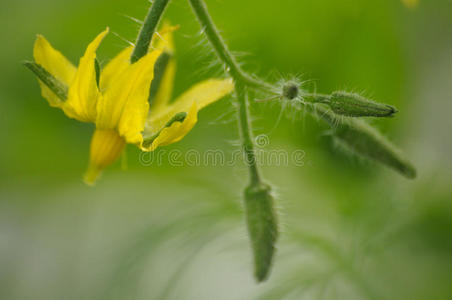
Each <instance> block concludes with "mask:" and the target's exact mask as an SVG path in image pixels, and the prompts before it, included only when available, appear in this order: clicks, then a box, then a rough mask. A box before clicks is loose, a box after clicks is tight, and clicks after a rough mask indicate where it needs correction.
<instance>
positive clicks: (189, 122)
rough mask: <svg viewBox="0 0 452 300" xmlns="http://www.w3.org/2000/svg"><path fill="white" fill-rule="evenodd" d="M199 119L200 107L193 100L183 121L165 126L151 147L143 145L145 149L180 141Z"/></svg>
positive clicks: (150, 149) (142, 147)
mask: <svg viewBox="0 0 452 300" xmlns="http://www.w3.org/2000/svg"><path fill="white" fill-rule="evenodd" d="M197 121H198V107H197V105H196V102H193V103H192V105H191V107H190V109H189V111H188V114H187V116H186V117H185V119H184V121H183V122H174V123H173V124H172V125H171V126H170V127H167V128H164V129H163V130H162V131H161V132H160V134H159V136H158V137H157V138H156V139H155V140H154V141H153V142H152V144H151V145H150V146H149V147H144V146H143V145H142V146H141V150H143V151H154V150H155V149H157V147H159V146H166V145H169V144H172V143H176V142H178V141H180V140H181V139H182V138H183V137H185V136H186V135H187V133H189V132H190V130H192V128H193V126H195V124H196V122H197Z"/></svg>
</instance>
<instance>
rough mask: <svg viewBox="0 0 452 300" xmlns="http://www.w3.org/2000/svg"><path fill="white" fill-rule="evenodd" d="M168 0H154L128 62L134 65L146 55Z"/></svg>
mask: <svg viewBox="0 0 452 300" xmlns="http://www.w3.org/2000/svg"><path fill="white" fill-rule="evenodd" d="M168 2H169V0H154V2H153V3H152V5H151V8H150V9H149V12H148V14H147V16H146V19H145V20H144V23H143V26H142V27H141V29H140V33H139V34H138V38H137V42H136V44H135V48H134V49H133V52H132V56H131V57H130V62H131V63H135V62H137V61H138V60H139V59H140V58H142V57H143V56H145V55H146V53H148V51H149V45H150V44H151V40H152V36H153V35H154V32H155V29H156V28H157V26H158V24H159V22H160V19H161V17H162V15H163V12H164V11H165V8H166V6H167V5H168Z"/></svg>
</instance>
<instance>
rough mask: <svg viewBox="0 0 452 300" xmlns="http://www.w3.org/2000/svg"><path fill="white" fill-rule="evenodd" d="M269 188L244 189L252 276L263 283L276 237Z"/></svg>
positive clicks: (276, 232)
mask: <svg viewBox="0 0 452 300" xmlns="http://www.w3.org/2000/svg"><path fill="white" fill-rule="evenodd" d="M273 202H274V200H273V196H272V195H271V188H270V186H269V185H266V184H261V183H259V184H251V185H250V186H248V187H247V188H246V189H245V211H246V220H247V225H248V233H249V235H250V239H251V244H252V249H253V253H254V276H255V278H256V280H257V281H258V282H262V281H264V280H265V279H266V278H267V277H268V275H269V272H270V268H271V265H272V260H273V255H274V253H275V243H276V239H277V237H278V227H277V223H276V214H275V210H274V208H273Z"/></svg>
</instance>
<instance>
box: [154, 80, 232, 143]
mask: <svg viewBox="0 0 452 300" xmlns="http://www.w3.org/2000/svg"><path fill="white" fill-rule="evenodd" d="M233 89H234V83H233V82H232V80H231V79H209V80H206V81H203V82H200V83H198V84H196V85H194V86H193V87H191V88H190V89H189V90H188V91H186V92H185V93H183V94H182V95H181V96H180V97H179V98H177V99H176V101H174V103H173V104H171V105H169V106H167V107H166V108H164V109H162V110H161V111H160V112H159V113H158V114H152V113H151V115H150V116H149V118H148V120H147V122H146V126H145V134H146V135H153V134H155V133H157V132H159V130H160V129H161V128H163V127H164V126H165V124H166V123H167V122H168V121H169V120H171V118H172V117H173V116H174V115H175V114H177V113H179V112H188V110H189V109H190V107H191V106H192V104H193V102H196V107H197V109H198V110H201V109H202V108H204V107H206V106H207V105H209V104H211V103H213V102H215V101H218V100H220V99H221V98H223V97H224V96H226V95H227V94H229V93H230V92H231V91H232V90H233Z"/></svg>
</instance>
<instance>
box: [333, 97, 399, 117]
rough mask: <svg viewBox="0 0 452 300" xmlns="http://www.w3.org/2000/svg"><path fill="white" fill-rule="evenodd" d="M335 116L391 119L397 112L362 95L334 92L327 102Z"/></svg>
mask: <svg viewBox="0 0 452 300" xmlns="http://www.w3.org/2000/svg"><path fill="white" fill-rule="evenodd" d="M326 104H328V105H329V106H330V107H331V109H332V111H333V112H334V113H335V114H338V115H343V116H348V117H390V116H392V115H393V114H395V113H396V112H397V109H396V108H395V107H393V106H391V105H388V104H383V103H377V102H374V101H371V100H368V99H366V98H364V97H363V96H361V95H358V94H355V93H347V92H334V93H333V94H332V95H331V96H330V97H329V100H328V101H327V102H326Z"/></svg>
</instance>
